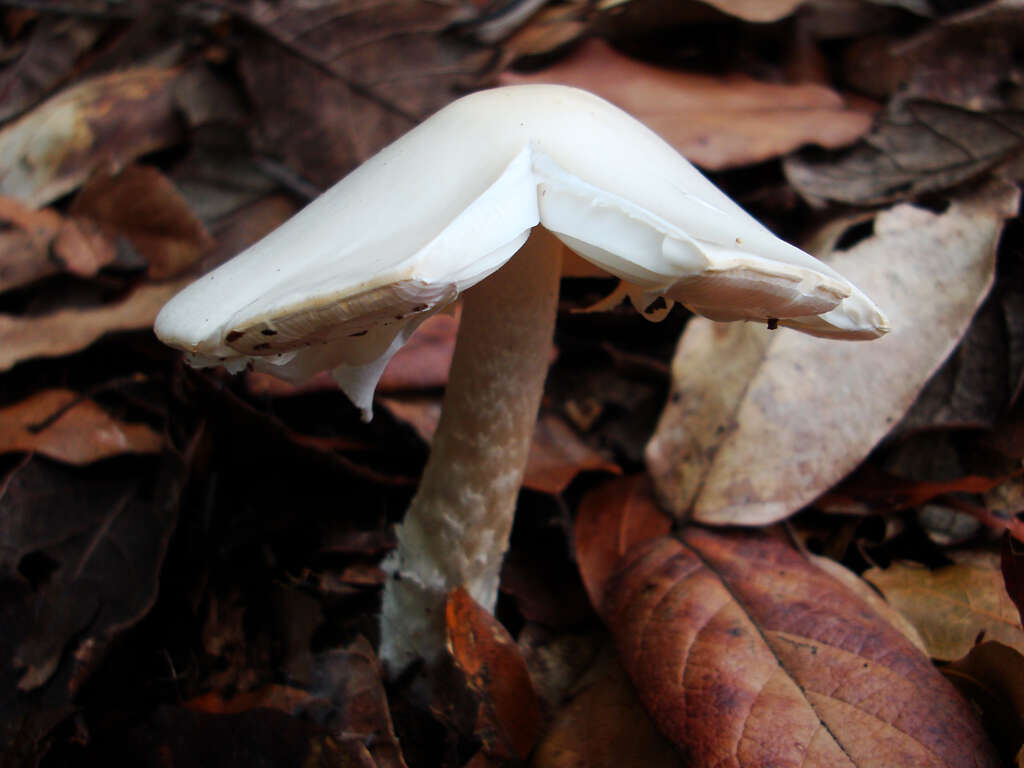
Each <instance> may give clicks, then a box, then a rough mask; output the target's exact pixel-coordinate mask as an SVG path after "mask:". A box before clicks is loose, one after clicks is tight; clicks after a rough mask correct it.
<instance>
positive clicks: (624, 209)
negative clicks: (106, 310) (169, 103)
mask: <svg viewBox="0 0 1024 768" xmlns="http://www.w3.org/2000/svg"><path fill="white" fill-rule="evenodd" d="M537 224H541V225H543V226H544V227H546V228H547V229H549V230H550V231H551V232H553V233H554V234H555V235H556V236H558V237H559V239H561V240H562V241H563V242H564V243H565V244H566V245H567V246H569V247H570V248H572V249H573V250H574V251H576V252H577V253H579V254H580V255H581V256H583V257H584V258H586V259H588V260H590V261H592V262H594V263H595V264H598V265H599V266H601V267H602V268H604V269H605V270H607V271H608V272H610V273H611V274H613V275H615V276H617V277H620V278H622V279H623V280H625V281H626V282H628V283H629V284H631V285H632V286H635V291H636V293H638V294H641V295H642V297H643V299H645V300H646V299H653V298H654V297H656V296H658V295H664V296H665V297H667V298H668V299H673V300H676V301H679V302H681V303H683V304H685V305H686V306H687V307H689V308H691V309H692V310H694V311H696V312H698V313H700V314H704V315H706V316H708V317H711V318H713V319H716V320H741V319H742V320H760V321H766V320H769V319H776V320H778V321H779V322H780V324H782V325H788V326H791V327H794V328H797V329H800V330H803V331H806V332H809V333H814V334H816V335H823V336H831V337H836V338H874V337H876V336H879V335H881V334H882V333H884V332H885V331H886V330H887V323H886V319H885V316H884V315H883V314H882V313H881V311H880V310H879V309H878V308H877V307H876V306H875V305H874V304H873V303H872V302H871V300H870V299H868V298H867V297H866V296H865V295H864V294H862V293H861V292H860V291H859V290H857V288H855V287H854V286H853V285H851V284H850V283H849V282H848V281H846V280H845V279H844V278H843V277H842V276H840V275H839V274H837V273H836V272H834V271H833V270H832V269H830V268H829V267H828V266H826V265H825V264H823V263H821V262H820V261H818V260H817V259H814V258H813V257H812V256H810V255H808V254H806V253H804V252H803V251H801V250H799V249H798V248H795V247H793V246H791V245H788V244H787V243H785V242H783V241H782V240H780V239H778V238H777V237H775V236H774V235H773V234H772V233H771V232H769V231H768V230H767V229H765V228H764V227H763V226H762V225H761V224H759V223H758V222H757V221H756V220H754V219H753V218H752V217H751V216H749V215H748V214H747V213H746V212H745V211H743V210H742V209H741V208H740V207H739V206H738V205H736V204H735V203H734V202H733V201H732V200H730V199H729V198H728V197H727V196H726V195H725V194H724V193H722V192H721V191H720V190H719V189H718V188H717V187H715V186H714V185H713V184H711V183H710V182H709V181H708V180H707V179H705V178H704V177H703V176H702V175H701V174H700V172H698V171H697V170H696V169H695V168H694V167H693V166H692V165H690V163H689V162H687V161H686V160H685V159H684V158H683V157H682V156H680V155H679V154H678V153H677V152H676V151H675V150H674V149H673V148H672V147H671V146H669V145H668V144H666V143H665V142H664V141H663V140H662V139H660V138H659V137H658V136H657V135H655V134H654V133H652V132H651V131H650V130H648V129H647V128H646V127H645V126H643V125H642V124H640V123H639V122H637V121H636V120H635V119H633V118H632V117H630V116H629V115H628V114H626V113H625V112H623V111H621V110H620V109H618V108H617V107H614V106H612V105H611V104H609V103H607V102H605V101H603V100H602V99H600V98H598V97H596V96H594V95H592V94H590V93H587V92H585V91H581V90H578V89H573V88H567V87H564V86H555V85H525V86H511V87H506V88H498V89H494V90H490V91H481V92H478V93H474V94H471V95H469V96H466V97H464V98H462V99H459V100H458V101H455V102H453V103H452V104H450V105H449V106H448V107H446V108H444V109H443V110H441V111H440V112H438V113H437V114H435V115H434V116H433V117H431V118H429V119H428V120H426V121H425V122H424V123H422V124H421V125H420V126H418V127H416V128H415V129H413V130H412V131H410V132H409V133H408V134H406V135H405V136H403V137H402V138H400V139H398V140H397V141H396V142H394V143H393V144H391V145H390V146H388V147H386V148H385V149H383V150H382V151H381V152H380V153H378V154H377V155H375V156H374V157H372V158H370V159H369V160H368V161H367V162H366V163H364V164H363V165H362V166H360V167H359V168H357V169H356V170H355V171H353V172H352V173H351V174H349V175H348V176H346V177H345V178H344V179H342V180H341V181H340V182H338V183H337V184H336V185H335V186H334V187H332V188H331V189H330V190H328V191H327V192H326V193H324V194H323V195H322V196H321V197H319V198H318V199H316V200H315V201H313V202H312V203H311V204H310V205H309V206H307V207H306V208H305V209H303V210H302V211H300V212H299V213H298V214H297V215H296V216H294V217H293V218H292V219H290V220H289V221H287V222H286V223H285V224H284V225H282V226H281V227H280V228H278V229H277V230H275V231H274V232H272V233H271V234H270V235H268V236H267V237H265V238H264V239H263V240H261V241H259V242H258V243H256V244H255V245H253V246H252V247H250V248H249V249H247V250H246V251H244V252H243V253H241V254H239V255H238V256H236V257H235V258H234V259H232V260H231V261H229V262H227V263H225V264H223V265H222V266H220V267H219V268H217V269H215V270H214V271H212V272H210V273H209V274H207V275H205V276H203V277H201V278H199V279H198V280H197V281H196V282H195V283H193V284H192V285H190V286H189V287H188V288H186V289H185V290H184V291H182V292H181V293H180V294H179V295H178V296H176V297H175V298H174V299H172V300H171V301H170V302H169V303H168V304H167V305H166V306H165V307H164V309H163V310H162V311H161V313H160V315H159V317H158V318H157V321H156V332H157V335H158V336H159V337H160V338H161V339H162V340H163V341H165V342H166V343H168V344H171V345H172V346H175V347H179V348H181V349H184V350H186V351H188V352H189V353H191V355H192V359H193V361H194V362H195V363H196V364H223V365H225V366H227V367H228V368H229V369H235V370H237V369H238V368H241V367H243V366H245V365H246V364H247V363H252V364H254V365H255V366H256V367H257V368H258V369H260V370H266V371H269V372H273V373H276V374H278V375H280V376H282V377H284V378H290V379H302V378H305V377H307V376H309V375H312V374H313V373H315V372H317V371H319V370H325V369H333V370H334V372H335V375H336V377H337V378H339V381H340V383H341V384H342V386H343V387H344V388H345V389H346V391H347V392H348V393H349V395H350V397H352V399H353V400H354V401H355V402H356V404H357V405H359V406H360V407H362V408H363V409H364V411H365V409H366V408H367V407H368V404H369V399H370V397H371V396H372V392H373V387H374V386H375V384H376V381H377V378H378V377H379V375H380V372H381V371H382V370H383V367H384V365H385V364H386V362H387V359H388V358H389V357H390V355H391V354H393V353H394V351H396V350H397V349H398V347H399V346H400V345H401V343H403V342H404V339H405V338H407V337H408V335H409V334H411V332H412V331H413V330H415V328H416V327H417V326H418V325H419V323H421V322H422V321H423V320H424V319H425V318H426V317H428V316H429V315H430V314H431V313H433V312H435V311H437V310H438V309H440V308H442V307H444V306H445V305H447V304H449V303H450V302H451V301H452V300H453V299H454V298H455V297H456V296H457V295H458V293H459V292H461V291H462V290H465V289H466V288H468V287H469V286H471V285H473V284H474V283H476V282H479V281H480V280H482V279H483V278H485V277H486V276H487V275H489V274H491V273H492V272H493V271H495V270H496V269H498V268H500V267H501V265H502V264H504V263H505V262H506V261H507V260H508V259H509V258H510V257H511V256H512V254H513V253H515V251H516V250H518V248H519V247H520V246H521V245H522V244H523V243H524V242H525V241H526V238H527V236H528V234H529V230H530V229H531V228H532V227H534V226H536V225H537Z"/></svg>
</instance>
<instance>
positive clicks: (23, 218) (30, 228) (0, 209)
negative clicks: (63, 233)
mask: <svg viewBox="0 0 1024 768" xmlns="http://www.w3.org/2000/svg"><path fill="white" fill-rule="evenodd" d="M0 220H2V221H5V222H7V224H8V225H9V229H7V230H4V231H2V232H0V292H2V291H9V290H11V289H12V288H19V287H21V286H23V285H27V284H29V283H32V282H34V281H36V280H39V279H41V278H44V277H48V276H49V275H52V274H55V273H56V272H59V271H60V265H59V264H57V263H56V262H55V261H54V260H53V259H51V258H50V243H51V241H52V240H53V238H54V237H55V236H56V235H57V232H58V231H59V230H60V227H61V218H60V215H59V214H57V213H56V212H54V211H52V210H49V209H44V210H41V211H34V210H32V209H31V208H29V207H27V206H25V205H22V204H21V203H20V202H18V201H17V200H14V199H12V198H9V197H0Z"/></svg>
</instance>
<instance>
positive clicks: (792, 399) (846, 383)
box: [647, 184, 1017, 524]
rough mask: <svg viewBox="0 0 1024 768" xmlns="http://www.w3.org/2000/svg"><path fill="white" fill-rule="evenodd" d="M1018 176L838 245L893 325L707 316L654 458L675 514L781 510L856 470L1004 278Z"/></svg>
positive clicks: (685, 360)
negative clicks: (836, 331)
mask: <svg viewBox="0 0 1024 768" xmlns="http://www.w3.org/2000/svg"><path fill="white" fill-rule="evenodd" d="M1016 201H1017V191H1016V188H1015V187H1011V186H1008V185H1001V184H993V185H990V186H988V187H986V188H984V189H982V190H980V191H979V192H976V193H973V194H971V195H969V196H965V197H962V198H960V199H958V200H955V201H954V202H953V203H952V204H951V205H950V206H949V208H948V209H947V210H946V211H945V212H943V213H932V212H930V211H927V210H924V209H922V208H917V207H915V206H912V205H899V206H896V207H894V208H892V209H890V210H888V211H884V212H882V213H880V214H878V215H877V216H876V217H875V219H874V226H873V232H874V235H873V236H872V237H869V238H867V239H866V240H863V241H861V242H859V243H857V244H856V245H855V246H853V247H852V248H850V249H849V250H844V251H833V253H832V256H831V258H829V257H828V256H825V258H826V260H827V261H829V263H830V264H831V266H833V267H834V268H835V269H837V270H838V271H839V272H841V273H842V274H844V275H846V276H847V277H849V278H850V280H851V281H853V282H854V283H855V284H856V285H858V286H859V287H860V288H861V289H863V290H864V291H865V292H866V293H867V294H868V295H870V296H871V297H872V298H874V299H875V300H876V301H877V302H878V304H879V306H881V307H882V308H883V310H884V311H885V312H886V313H887V314H888V316H889V319H890V321H891V324H892V331H891V332H890V333H889V334H888V335H887V336H886V337H884V338H882V339H879V340H877V341H872V342H869V343H858V344H846V343H837V342H834V341H830V340H823V339H817V338H812V337H809V336H806V335H802V334H798V333H793V332H789V331H786V330H781V331H768V330H766V329H764V328H762V327H760V326H754V325H750V324H746V325H744V324H734V325H729V326H716V325H714V324H712V323H710V322H709V321H706V320H702V319H700V318H695V319H694V320H692V321H691V322H690V323H689V324H688V325H687V328H686V331H685V333H684V334H683V337H682V339H681V340H680V344H679V348H678V349H677V351H676V356H675V359H674V360H673V387H672V392H671V395H670V398H669V404H668V405H667V406H666V409H665V411H664V413H663V414H662V417H661V420H660V422H659V424H658V427H657V429H656V431H655V434H654V437H653V438H652V439H651V442H650V443H649V444H648V447H647V464H648V468H649V470H650V472H651V475H652V477H653V479H654V482H655V487H656V489H657V491H658V495H659V498H661V499H662V500H663V502H664V503H665V505H666V506H667V507H668V508H669V509H670V510H671V511H672V512H673V513H674V514H676V515H681V514H682V513H683V512H684V511H686V510H687V509H691V508H692V509H693V510H694V516H695V518H696V519H697V520H700V521H702V522H709V523H742V524H756V523H765V522H770V521H773V520H779V519H781V518H783V517H785V516H787V515H789V514H790V513H792V512H794V511H796V510H797V509H800V508H801V507H803V506H804V505H805V504H807V503H809V502H811V501H812V500H813V499H814V498H815V497H817V496H819V495H820V494H822V493H824V492H825V491H826V490H828V489H829V488H831V487H832V486H833V485H834V484H835V483H836V482H837V481H839V480H840V479H841V478H842V477H844V476H845V475H846V474H848V473H849V472H850V471H851V470H852V469H853V468H854V467H855V466H856V465H857V464H858V463H859V462H860V461H861V459H862V458H863V457H864V456H866V455H867V453H868V452H869V451H870V450H871V449H872V448H873V447H874V446H875V444H876V443H877V442H878V441H879V440H880V439H881V438H882V437H883V436H884V435H885V434H886V433H887V432H888V431H889V430H890V429H891V428H892V427H893V426H894V425H895V424H896V423H897V422H898V421H899V419H900V418H901V417H902V415H903V414H904V413H905V412H906V410H907V409H908V408H909V406H910V404H911V403H912V402H913V401H914V398H915V397H916V396H917V394H918V392H919V391H920V390H921V388H922V387H923V386H924V384H925V382H926V381H927V379H928V377H929V376H930V375H931V373H932V372H933V371H935V370H936V369H937V368H938V367H939V366H940V365H941V363H942V362H943V360H945V358H946V357H947V356H948V355H949V354H950V352H951V351H952V350H953V349H954V347H955V345H956V344H957V342H958V341H959V340H960V337H961V336H962V335H963V333H964V331H965V329H966V328H967V326H968V324H969V323H970V321H971V318H972V316H973V314H974V312H975V310H976V309H977V307H978V306H979V305H980V303H981V302H982V300H983V299H984V298H985V295H986V294H987V292H988V290H989V286H990V285H991V281H992V278H993V270H994V267H995V254H996V246H997V244H998V240H999V235H1000V232H1001V231H1002V228H1003V219H1004V218H1005V217H1007V216H1010V215H1013V213H1014V212H1015V211H1016V205H1017V203H1016Z"/></svg>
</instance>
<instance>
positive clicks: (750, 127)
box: [501, 39, 871, 170]
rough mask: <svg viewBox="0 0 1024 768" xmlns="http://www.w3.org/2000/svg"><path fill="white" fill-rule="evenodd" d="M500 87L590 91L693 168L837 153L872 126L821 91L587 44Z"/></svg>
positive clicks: (593, 42)
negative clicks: (806, 150)
mask: <svg viewBox="0 0 1024 768" xmlns="http://www.w3.org/2000/svg"><path fill="white" fill-rule="evenodd" d="M501 81H502V83H503V84H509V85H511V84H516V83H533V82H543V83H561V84H563V85H571V86H575V87H578V88H584V89H586V90H589V91H593V92H594V93H596V94H597V95H599V96H602V97H603V98H605V99H608V101H610V102H612V103H613V104H615V105H617V106H619V107H621V108H622V109H624V110H626V111H627V112H629V113H630V114H632V115H633V116H635V117H636V118H637V119H639V120H640V121H641V122H642V123H644V124H645V125H647V126H648V127H649V128H651V130H653V131H654V132H655V133H657V134H659V135H660V136H662V137H663V138H664V139H665V140H666V141H668V142H669V143H670V144H672V145H673V146H674V147H675V148H676V149H678V150H679V151H680V152H681V153H682V154H683V155H685V156H686V157H687V158H689V160H690V161H691V162H693V163H696V164H697V165H700V166H702V167H704V168H710V169H715V170H717V169H722V168H731V167H735V166H739V165H748V164H751V163H758V162H762V161H764V160H768V159H770V158H773V157H777V156H779V155H782V154H785V153H787V152H790V151H792V150H794V149H796V148H797V147H799V146H801V145H803V144H812V143H813V144H820V145H822V146H825V147H841V146H845V145H847V144H850V143H852V142H853V141H856V140H857V139H858V138H859V137H860V136H862V135H864V134H865V133H866V132H867V130H868V128H869V127H870V123H871V117H870V115H868V114H866V113H863V112H858V111H854V110H851V109H848V108H847V107H845V106H844V104H843V99H842V97H840V96H839V95H838V94H837V93H835V92H834V91H831V90H829V89H827V88H823V87H821V86H818V85H778V84H774V83H760V82H757V81H755V80H751V79H749V78H746V77H742V76H731V77H711V76H708V75H698V74H691V73H684V72H675V71H672V70H668V69H661V68H658V67H653V66H650V65H648V64H643V63H640V62H638V61H635V60H633V59H630V58H627V57H625V56H622V55H621V54H618V53H616V52H615V51H614V50H612V49H611V48H610V47H609V46H608V45H607V44H605V43H603V42H601V41H599V40H597V39H592V40H588V41H587V42H586V43H584V44H583V45H581V46H580V47H579V48H578V49H577V50H576V51H575V52H574V53H573V54H572V55H571V56H570V57H568V58H567V59H565V60H563V61H561V62H559V63H558V64H555V65H554V66H552V67H549V68H548V69H545V70H542V71H540V72H538V73H536V74H531V75H516V74H511V73H505V74H503V75H502V76H501Z"/></svg>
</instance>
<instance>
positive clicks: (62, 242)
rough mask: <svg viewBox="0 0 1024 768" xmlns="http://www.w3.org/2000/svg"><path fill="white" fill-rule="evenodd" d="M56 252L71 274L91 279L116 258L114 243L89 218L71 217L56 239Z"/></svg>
mask: <svg viewBox="0 0 1024 768" xmlns="http://www.w3.org/2000/svg"><path fill="white" fill-rule="evenodd" d="M53 253H54V255H55V256H57V258H59V259H60V260H61V262H62V263H63V265H64V267H65V268H66V269H67V271H68V272H70V273H72V274H74V275H78V276H79V277H92V276H93V275H95V274H96V273H97V272H99V271H100V269H101V268H103V267H105V266H107V265H108V264H112V263H113V262H114V260H115V259H116V258H117V245H116V244H115V243H114V240H113V239H112V238H110V237H107V236H106V235H105V234H103V232H102V231H100V229H99V227H97V226H96V224H95V223H94V222H92V221H90V220H89V219H79V218H75V217H73V216H72V217H69V218H67V219H65V220H64V223H63V225H62V226H61V228H60V232H58V233H57V237H55V238H54V240H53Z"/></svg>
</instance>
